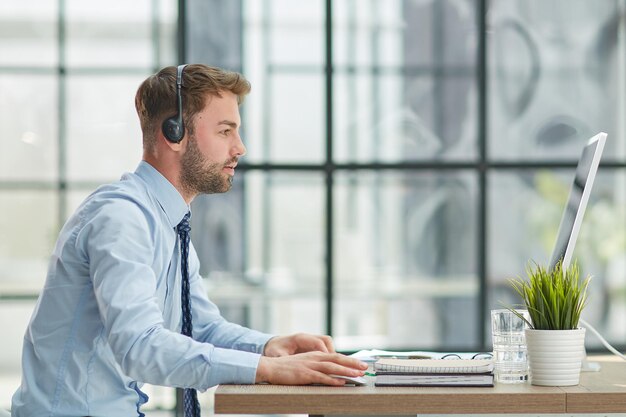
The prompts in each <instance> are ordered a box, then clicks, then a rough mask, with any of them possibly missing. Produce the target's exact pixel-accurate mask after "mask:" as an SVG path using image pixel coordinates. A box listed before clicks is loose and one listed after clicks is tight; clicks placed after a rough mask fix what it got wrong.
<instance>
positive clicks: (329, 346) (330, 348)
mask: <svg viewBox="0 0 626 417" xmlns="http://www.w3.org/2000/svg"><path fill="white" fill-rule="evenodd" d="M319 338H320V339H321V340H322V343H324V346H326V352H332V353H334V352H335V345H334V344H333V339H332V338H331V337H330V336H326V335H324V336H319Z"/></svg>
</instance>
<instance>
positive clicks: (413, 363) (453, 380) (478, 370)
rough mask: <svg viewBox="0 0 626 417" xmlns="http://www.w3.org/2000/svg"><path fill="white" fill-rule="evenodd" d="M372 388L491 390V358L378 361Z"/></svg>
mask: <svg viewBox="0 0 626 417" xmlns="http://www.w3.org/2000/svg"><path fill="white" fill-rule="evenodd" d="M374 370H375V371H376V383H375V385H376V386H379V387H382V386H440V387H451V386H472V387H493V360H491V359H379V360H378V361H376V363H375V364H374Z"/></svg>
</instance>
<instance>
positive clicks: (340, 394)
mask: <svg viewBox="0 0 626 417" xmlns="http://www.w3.org/2000/svg"><path fill="white" fill-rule="evenodd" d="M591 360H592V361H598V362H600V363H601V365H602V370H601V371H600V372H593V373H590V372H584V373H582V374H581V381H580V385H578V386H575V387H539V386H534V385H530V384H519V385H505V384H496V386H495V387H493V388H437V387H409V388H406V387H374V386H373V378H372V381H371V383H370V384H369V385H368V386H364V387H324V386H280V385H221V386H220V387H218V389H217V391H216V392H215V413H216V414H309V415H314V414H319V415H323V414H338V415H340V414H344V415H349V414H362V415H375V414H379V415H380V414H387V415H391V414H395V415H408V414H413V415H415V414H462V413H476V414H491V413H505V414H513V413H617V412H622V413H623V412H626V361H623V360H621V359H619V358H617V357H615V356H613V357H608V356H603V357H595V358H591Z"/></svg>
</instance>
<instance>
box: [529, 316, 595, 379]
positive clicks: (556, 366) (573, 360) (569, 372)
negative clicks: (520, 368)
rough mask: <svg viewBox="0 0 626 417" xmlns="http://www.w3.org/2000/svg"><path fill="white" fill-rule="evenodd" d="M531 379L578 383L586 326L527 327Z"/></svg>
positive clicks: (583, 353)
mask: <svg viewBox="0 0 626 417" xmlns="http://www.w3.org/2000/svg"><path fill="white" fill-rule="evenodd" d="M526 345H527V347H528V363H529V365H530V382H531V384H533V385H544V386H553V387H564V386H571V385H578V382H579V381H580V367H581V364H582V360H583V357H584V355H585V329H584V328H578V329H574V330H535V329H526Z"/></svg>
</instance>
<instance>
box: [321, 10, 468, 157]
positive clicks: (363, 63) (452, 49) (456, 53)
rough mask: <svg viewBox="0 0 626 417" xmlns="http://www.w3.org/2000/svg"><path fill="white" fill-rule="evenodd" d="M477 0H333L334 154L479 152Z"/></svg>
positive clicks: (465, 154) (449, 154)
mask: <svg viewBox="0 0 626 417" xmlns="http://www.w3.org/2000/svg"><path fill="white" fill-rule="evenodd" d="M474 6H475V5H474V1H436V2H409V1H398V0H394V1H379V0H374V1H370V2H357V1H350V0H339V1H336V2H333V13H334V15H333V22H335V26H336V28H335V29H336V30H335V32H334V34H333V41H334V44H333V53H334V57H333V58H334V62H333V63H334V64H335V71H334V80H333V86H334V91H333V94H334V96H333V100H334V108H333V110H334V119H333V120H334V122H335V125H334V128H335V131H334V151H335V153H334V156H335V158H336V159H337V160H338V161H342V162H343V161H350V162H353V161H357V162H371V161H374V162H379V161H380V162H398V161H416V160H417V161H419V160H433V159H435V160H439V159H444V160H459V159H464V160H467V159H469V160H473V159H475V158H476V156H477V140H476V139H477V138H476V132H477V101H476V100H477V94H476V76H475V72H476V64H475V57H476V42H477V38H476V33H477V30H476V24H475V22H476V18H475V8H474Z"/></svg>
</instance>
